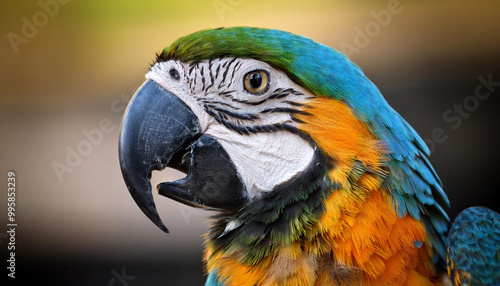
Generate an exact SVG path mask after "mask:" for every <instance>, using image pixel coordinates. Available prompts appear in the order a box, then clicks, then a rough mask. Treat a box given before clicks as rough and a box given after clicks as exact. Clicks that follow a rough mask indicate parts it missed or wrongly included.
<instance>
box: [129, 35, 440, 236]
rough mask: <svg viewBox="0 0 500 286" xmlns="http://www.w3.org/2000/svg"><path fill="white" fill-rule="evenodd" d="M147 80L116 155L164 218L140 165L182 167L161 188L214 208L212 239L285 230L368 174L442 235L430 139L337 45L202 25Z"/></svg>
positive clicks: (399, 205) (310, 219)
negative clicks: (219, 215)
mask: <svg viewBox="0 0 500 286" xmlns="http://www.w3.org/2000/svg"><path fill="white" fill-rule="evenodd" d="M146 79H147V80H146V82H145V83H144V84H143V85H142V86H141V87H140V88H139V90H138V91H137V92H136V94H135V95H134V97H133V98H132V99H131V101H130V103H129V106H128V108H127V110H126V113H125V116H124V119H123V123H122V129H121V135H120V144H119V149H120V150H119V153H120V164H121V169H122V172H123V176H124V179H125V182H126V185H127V187H128V189H129V191H130V193H131V194H132V196H133V198H134V200H135V201H136V203H137V204H138V205H139V207H140V208H141V210H142V211H143V212H144V213H145V214H146V215H147V216H148V217H149V218H150V219H151V220H152V221H153V222H154V223H155V224H156V225H157V226H158V227H159V228H161V229H162V230H164V231H167V229H166V228H165V226H164V225H163V223H162V221H161V219H160V217H159V216H158V213H157V211H156V208H155V204H154V202H153V197H152V194H151V184H150V176H151V172H152V171H153V170H162V169H164V168H165V167H172V168H175V169H178V170H180V171H183V172H185V173H187V176H186V177H185V178H183V179H180V180H178V181H175V182H165V183H160V184H159V185H158V186H157V190H158V192H159V194H161V195H164V196H167V197H169V198H171V199H174V200H177V201H179V202H181V203H184V204H188V205H191V206H195V207H201V208H206V209H211V210H218V211H220V212H221V213H222V214H224V219H223V220H221V222H220V225H219V226H218V229H219V230H218V231H216V232H217V234H216V235H217V236H218V237H220V236H224V235H229V234H230V233H236V232H239V233H241V232H245V233H247V235H245V237H247V238H248V237H252V238H248V240H252V241H253V242H255V240H259V239H264V238H263V237H264V236H269V237H270V239H271V240H280V241H283V242H286V241H290V240H293V239H294V238H296V237H298V236H300V235H301V234H302V229H303V228H304V226H307V225H308V226H311V225H313V224H314V223H315V222H316V221H317V220H318V219H319V218H321V216H322V214H323V213H324V209H325V200H326V199H327V198H328V197H329V196H330V195H331V194H332V193H334V192H336V191H338V190H347V191H348V192H353V194H354V192H356V196H358V195H361V196H362V193H363V190H364V188H367V187H366V186H369V187H373V188H383V189H384V190H386V191H387V194H389V198H388V200H390V201H391V203H392V204H393V205H394V208H395V209H396V211H397V213H398V215H399V216H406V215H411V216H413V217H415V218H417V219H422V220H423V221H424V222H425V224H426V227H427V228H428V229H429V232H430V234H431V235H432V234H434V235H435V237H434V240H436V245H441V242H440V240H441V239H440V238H439V235H440V233H442V232H443V231H444V230H446V226H443V221H446V214H444V212H443V210H442V208H441V206H440V205H441V204H447V202H446V200H447V199H446V196H445V195H444V193H443V192H442V189H441V183H440V181H439V179H438V177H437V175H436V174H435V173H434V170H433V169H432V167H431V165H430V164H429V162H428V161H427V159H426V155H427V154H428V153H429V150H428V148H427V147H426V145H425V144H424V142H423V141H422V140H421V138H420V137H419V136H418V135H417V134H416V132H415V131H414V130H413V129H412V128H411V127H410V126H409V125H408V124H407V123H406V122H405V121H404V120H403V119H402V118H401V117H400V116H399V115H398V114H397V113H396V112H395V111H394V110H393V109H392V108H391V107H390V106H389V105H388V104H387V103H386V101H385V100H384V98H383V97H382V95H381V94H380V92H379V90H378V89H377V88H376V86H375V85H374V84H373V83H372V82H371V81H370V80H368V79H367V78H366V76H365V75H364V74H363V72H362V71H361V69H360V68H359V67H358V66H356V65H355V64H353V63H352V62H350V61H349V60H348V59H347V58H346V57H345V56H344V55H343V54H341V53H339V52H337V51H335V50H333V49H331V48H329V47H326V46H324V45H321V44H319V43H316V42H314V41H312V40H310V39H307V38H305V37H302V36H298V35H294V34H290V33H287V32H283V31H278V30H268V29H258V28H248V27H234V28H221V29H213V30H204V31H200V32H197V33H194V34H191V35H188V36H186V37H183V38H180V39H178V40H177V41H175V42H174V43H173V44H172V45H170V46H169V47H167V48H165V49H164V50H163V51H162V52H161V53H160V54H159V55H158V56H157V59H156V61H155V62H154V63H153V64H152V66H151V68H150V70H149V72H148V73H147V74H146ZM361 181H363V182H361ZM337 203H338V204H342V202H337ZM430 213H437V214H438V218H437V219H433V220H431V219H427V218H426V217H427V215H429V214H430ZM434 217H435V216H434ZM444 224H446V223H444ZM443 229H444V230H443ZM256 230H258V231H256ZM252 233H260V235H259V237H253V236H252Z"/></svg>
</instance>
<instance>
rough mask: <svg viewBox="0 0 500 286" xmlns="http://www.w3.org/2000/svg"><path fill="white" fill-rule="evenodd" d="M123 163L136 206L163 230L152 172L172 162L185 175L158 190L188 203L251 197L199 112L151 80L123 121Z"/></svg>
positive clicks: (226, 203)
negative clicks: (204, 127) (206, 131)
mask: <svg viewBox="0 0 500 286" xmlns="http://www.w3.org/2000/svg"><path fill="white" fill-rule="evenodd" d="M119 155H120V166H121V170H122V174H123V178H124V179H125V184H126V185H127V188H128V190H129V192H130V194H131V195H132V197H133V198H134V200H135V202H136V203H137V205H138V206H139V207H140V208H141V210H142V211H143V212H144V214H146V216H147V217H148V218H149V219H150V220H151V221H152V222H154V223H155V224H156V225H157V226H158V227H159V228H160V229H162V230H163V231H165V232H168V230H167V228H166V227H165V225H164V224H163V223H162V221H161V219H160V217H159V215H158V212H157V210H156V206H155V203H154V201H153V195H152V193H151V183H150V179H151V172H152V171H153V170H162V169H164V168H165V167H167V166H168V167H173V168H175V169H177V170H180V171H182V172H185V173H187V176H186V178H183V179H181V180H178V181H175V182H169V183H161V184H159V185H158V191H159V193H160V195H163V196H166V197H169V198H171V199H174V200H177V201H179V202H182V203H184V204H187V205H191V206H195V207H202V208H207V209H215V210H225V211H227V210H237V209H238V208H239V207H241V206H242V205H243V204H245V203H246V202H247V201H248V198H247V196H246V189H245V187H244V185H243V183H242V182H241V180H240V177H239V176H238V172H237V171H236V168H235V166H234V164H233V163H232V161H231V159H230V157H229V155H228V154H227V153H226V151H225V150H224V148H223V147H222V146H221V145H220V143H219V142H218V141H217V139H215V138H214V137H212V136H210V135H204V134H202V129H201V126H200V123H199V121H198V118H197V116H196V115H195V114H194V113H193V112H192V110H191V109H190V108H189V107H188V106H187V105H186V104H185V103H184V102H183V101H182V100H180V99H179V98H178V97H177V96H175V95H174V94H172V93H171V92H169V91H168V90H166V89H164V88H163V87H161V86H160V85H158V84H157V83H156V82H154V81H152V80H147V81H146V82H145V83H144V84H143V85H142V86H141V87H140V88H139V90H138V91H137V92H136V94H135V95H134V96H133V98H132V99H131V101H130V103H129V105H128V107H127V110H126V111H125V115H124V117H123V121H122V127H121V133H120V143H119Z"/></svg>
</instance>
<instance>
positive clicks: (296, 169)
mask: <svg viewBox="0 0 500 286" xmlns="http://www.w3.org/2000/svg"><path fill="white" fill-rule="evenodd" d="M256 71H257V72H261V73H260V75H261V76H265V77H266V79H259V80H257V81H254V82H252V84H254V85H255V84H259V83H262V82H264V83H266V84H267V85H266V88H265V89H262V92H252V90H249V89H248V85H249V84H250V82H248V81H245V79H248V78H249V77H250V75H252V74H253V73H255V72H256ZM146 78H148V79H150V80H153V81H155V82H156V83H158V84H159V85H161V86H162V87H164V88H165V89H167V90H168V91H170V92H172V93H173V94H175V95H176V96H177V97H179V98H180V99H181V100H182V101H183V102H184V103H185V104H186V105H188V106H189V107H190V108H191V110H192V111H193V113H194V114H196V116H197V117H198V119H199V122H200V125H201V127H202V132H203V133H204V134H208V135H211V136H213V137H214V138H216V139H217V140H218V141H219V142H220V144H221V145H222V147H223V148H224V149H225V151H226V152H227V153H228V155H229V157H230V158H231V160H232V162H233V163H234V165H235V167H236V169H237V171H238V174H239V175H240V179H241V180H242V182H243V183H244V184H245V187H246V189H247V191H248V195H249V197H250V198H251V199H252V200H255V199H259V198H260V197H261V196H262V194H264V193H266V192H269V191H271V190H273V188H275V187H276V186H277V185H279V184H281V183H283V182H286V181H287V180H290V179H291V178H292V177H294V176H296V175H298V174H300V173H301V172H302V171H304V170H305V169H306V168H307V167H308V166H309V164H311V161H312V159H313V156H314V149H313V147H311V146H310V144H309V142H307V141H306V140H304V139H303V138H301V137H300V136H298V135H297V134H295V133H293V132H291V131H290V130H292V129H293V128H295V129H296V127H297V121H295V120H294V114H295V113H300V112H302V111H301V106H302V105H304V104H307V102H308V100H309V98H311V97H313V95H312V94H310V93H309V91H307V90H305V89H304V88H302V87H301V86H300V85H298V84H296V83H295V82H293V81H292V80H291V79H290V78H289V77H288V76H287V75H286V74H285V73H283V72H281V71H279V70H276V69H274V68H273V67H271V66H270V65H268V64H267V63H264V62H260V61H257V60H253V59H238V58H217V59H210V60H205V61H201V62H196V63H184V62H180V61H177V60H170V61H166V62H159V63H156V64H155V65H154V66H153V67H152V68H151V71H150V72H149V73H148V74H147V75H146ZM285 127H286V128H285Z"/></svg>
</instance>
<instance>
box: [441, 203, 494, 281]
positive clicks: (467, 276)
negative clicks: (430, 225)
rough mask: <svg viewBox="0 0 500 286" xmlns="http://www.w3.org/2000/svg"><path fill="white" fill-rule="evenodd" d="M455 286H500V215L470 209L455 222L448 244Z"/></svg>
mask: <svg viewBox="0 0 500 286" xmlns="http://www.w3.org/2000/svg"><path fill="white" fill-rule="evenodd" d="M447 264H448V273H449V274H450V277H451V280H452V282H453V285H500V215H499V214H498V213H496V212H494V211H492V210H490V209H488V208H484V207H471V208H468V209H466V210H464V211H463V212H461V213H460V214H459V215H458V217H457V218H456V219H455V221H454V222H453V225H452V226H451V229H450V233H449V235H448V242H447Z"/></svg>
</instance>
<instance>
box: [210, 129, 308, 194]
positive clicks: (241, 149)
mask: <svg viewBox="0 0 500 286" xmlns="http://www.w3.org/2000/svg"><path fill="white" fill-rule="evenodd" d="M206 134H209V135H211V136H213V137H215V138H217V140H218V141H219V143H220V144H221V145H222V147H224V150H226V152H227V153H228V155H229V157H230V158H231V160H232V161H233V163H234V165H235V166H236V170H237V171H238V174H240V178H241V180H242V181H243V183H244V184H245V186H246V188H247V191H248V195H249V197H250V198H251V199H252V200H255V199H259V198H260V197H261V196H262V194H263V193H266V192H269V191H271V190H272V189H273V188H274V187H276V186H277V185H279V184H281V183H283V182H286V181H288V180H289V179H291V178H292V177H293V176H296V175H298V174H299V173H300V172H302V171H304V170H305V169H306V168H307V167H308V166H309V164H311V161H312V159H313V156H314V149H313V148H312V147H311V146H310V145H309V143H308V142H307V141H306V140H304V139H302V138H300V137H299V136H297V135H296V134H293V133H290V132H287V131H278V132H272V133H255V134H251V135H247V136H241V135H239V134H237V133H235V132H234V131H230V130H228V129H227V128H225V127H224V126H221V125H213V126H211V127H210V128H209V129H208V130H207V132H206Z"/></svg>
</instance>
